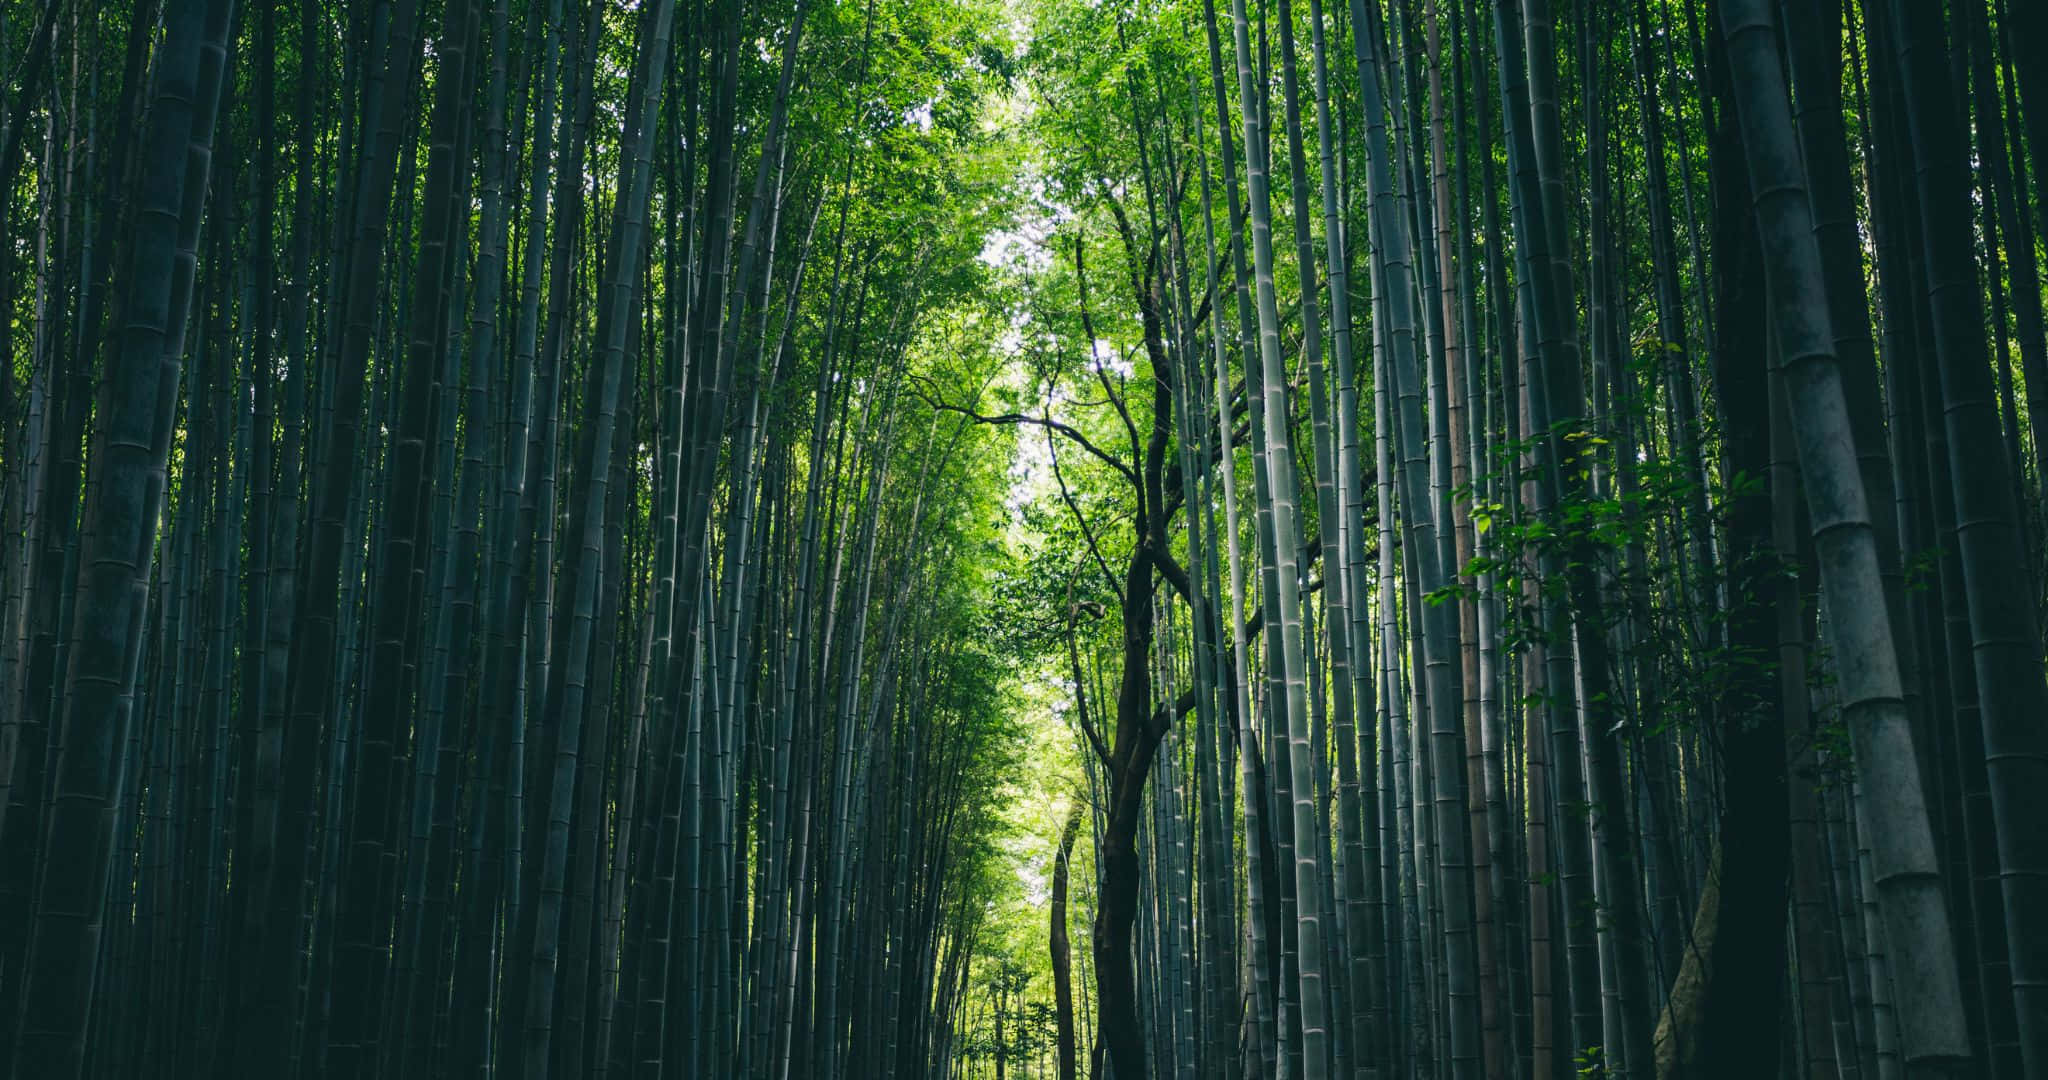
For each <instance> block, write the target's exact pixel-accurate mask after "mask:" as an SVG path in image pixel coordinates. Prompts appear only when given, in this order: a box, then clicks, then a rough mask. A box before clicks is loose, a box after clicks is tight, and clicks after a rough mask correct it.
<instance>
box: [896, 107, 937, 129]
mask: <svg viewBox="0 0 2048 1080" xmlns="http://www.w3.org/2000/svg"><path fill="white" fill-rule="evenodd" d="M903 122H904V123H907V124H916V125H917V129H918V130H919V131H930V130H931V129H932V103H931V102H929V101H921V102H918V103H917V104H915V105H912V106H911V107H910V108H908V109H906V110H904V112H903Z"/></svg>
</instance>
